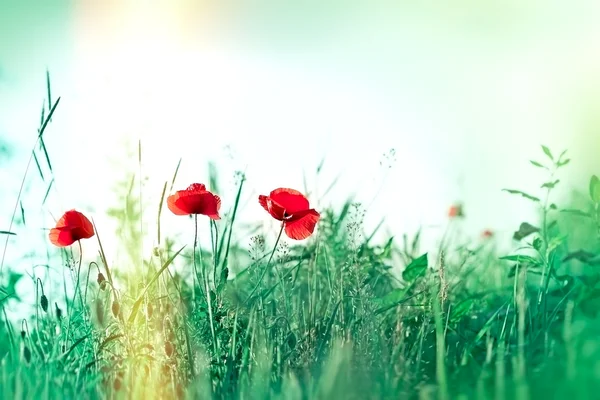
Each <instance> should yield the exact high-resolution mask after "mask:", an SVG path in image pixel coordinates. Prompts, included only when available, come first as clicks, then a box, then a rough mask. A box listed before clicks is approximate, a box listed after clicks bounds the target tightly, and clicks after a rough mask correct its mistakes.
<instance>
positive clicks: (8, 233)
mask: <svg viewBox="0 0 600 400" xmlns="http://www.w3.org/2000/svg"><path fill="white" fill-rule="evenodd" d="M0 235H12V236H17V234H16V233H14V232H9V231H0Z"/></svg>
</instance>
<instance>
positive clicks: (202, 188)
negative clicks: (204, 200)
mask: <svg viewBox="0 0 600 400" xmlns="http://www.w3.org/2000/svg"><path fill="white" fill-rule="evenodd" d="M185 191H187V192H206V185H204V183H192V184H191V185H190V186H188V188H187V189H185Z"/></svg>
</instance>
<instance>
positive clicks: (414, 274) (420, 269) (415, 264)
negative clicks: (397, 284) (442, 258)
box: [402, 253, 427, 282]
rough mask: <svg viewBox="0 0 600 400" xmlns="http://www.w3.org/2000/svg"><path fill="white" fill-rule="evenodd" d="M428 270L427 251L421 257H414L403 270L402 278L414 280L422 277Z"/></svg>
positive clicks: (408, 280)
mask: <svg viewBox="0 0 600 400" xmlns="http://www.w3.org/2000/svg"><path fill="white" fill-rule="evenodd" d="M425 272H427V253H425V254H423V255H422V256H420V257H419V258H416V259H414V260H413V261H412V262H411V263H410V264H408V266H407V267H406V269H405V270H404V271H403V272H402V279H404V280H405V281H407V282H411V281H414V280H415V279H417V278H419V277H422V276H424V275H425Z"/></svg>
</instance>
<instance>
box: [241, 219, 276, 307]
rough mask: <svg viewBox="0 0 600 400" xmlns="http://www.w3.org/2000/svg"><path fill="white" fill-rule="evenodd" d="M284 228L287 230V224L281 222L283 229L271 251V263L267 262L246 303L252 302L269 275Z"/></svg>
mask: <svg viewBox="0 0 600 400" xmlns="http://www.w3.org/2000/svg"><path fill="white" fill-rule="evenodd" d="M283 228H285V222H281V228H280V229H279V235H277V240H276V241H275V246H273V250H272V251H271V255H270V256H269V261H267V266H266V267H265V269H263V271H262V273H261V274H260V278H258V282H256V286H254V289H252V292H250V296H248V299H247V300H246V303H247V302H248V301H250V299H251V298H252V296H253V295H254V293H256V291H257V290H258V287H259V286H260V284H261V282H262V280H263V278H264V277H265V274H266V273H267V270H268V269H269V266H270V265H271V260H273V255H274V254H275V250H277V245H279V240H280V239H281V234H282V233H283Z"/></svg>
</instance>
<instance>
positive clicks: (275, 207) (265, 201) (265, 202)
mask: <svg viewBox="0 0 600 400" xmlns="http://www.w3.org/2000/svg"><path fill="white" fill-rule="evenodd" d="M258 203H259V204H260V205H261V206H262V207H263V208H264V209H265V210H266V211H267V212H268V213H269V214H271V216H272V217H273V218H275V219H276V220H278V221H283V216H284V213H285V209H284V208H283V207H282V206H281V205H279V204H278V203H277V202H275V201H274V200H273V199H272V198H270V197H267V196H264V195H262V194H261V195H260V196H258Z"/></svg>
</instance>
